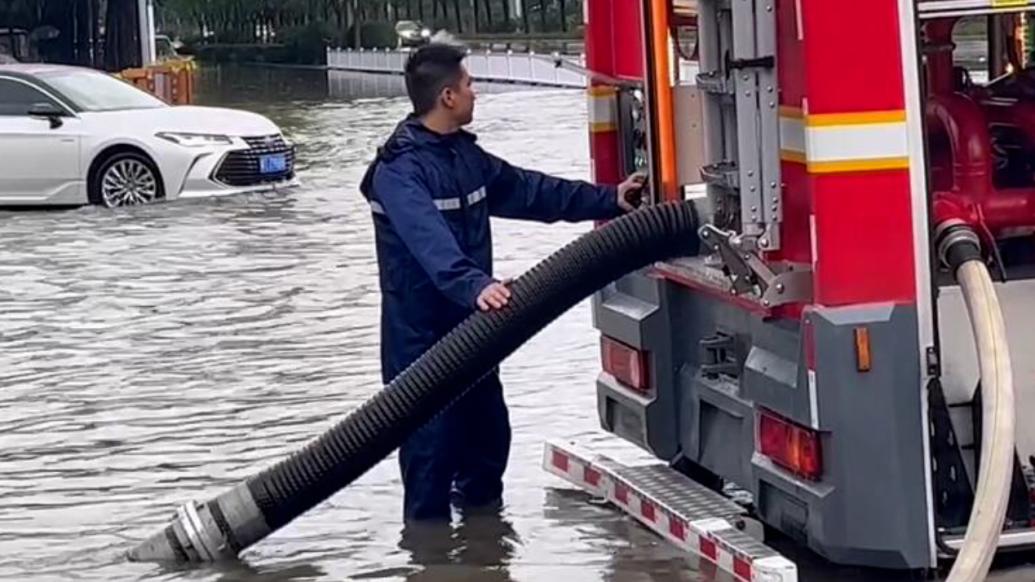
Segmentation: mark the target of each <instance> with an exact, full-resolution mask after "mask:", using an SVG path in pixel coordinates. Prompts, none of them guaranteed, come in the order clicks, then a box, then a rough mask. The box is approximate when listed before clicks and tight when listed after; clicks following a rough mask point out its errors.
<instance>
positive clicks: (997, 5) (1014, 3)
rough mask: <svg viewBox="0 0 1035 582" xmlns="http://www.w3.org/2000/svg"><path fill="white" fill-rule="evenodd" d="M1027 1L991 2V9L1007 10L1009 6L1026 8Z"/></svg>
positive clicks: (994, 0) (997, 0)
mask: <svg viewBox="0 0 1035 582" xmlns="http://www.w3.org/2000/svg"><path fill="white" fill-rule="evenodd" d="M1027 5H1028V0H992V7H993V8H1009V7H1011V6H1027Z"/></svg>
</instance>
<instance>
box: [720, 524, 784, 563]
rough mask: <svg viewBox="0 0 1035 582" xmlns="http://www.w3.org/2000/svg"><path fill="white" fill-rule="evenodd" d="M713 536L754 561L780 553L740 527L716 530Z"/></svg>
mask: <svg viewBox="0 0 1035 582" xmlns="http://www.w3.org/2000/svg"><path fill="white" fill-rule="evenodd" d="M712 536H714V537H715V538H716V539H718V540H721V541H722V543H724V544H726V546H727V547H729V548H735V549H736V551H737V552H739V553H741V554H744V555H745V556H747V557H748V558H750V559H751V560H752V561H753V560H759V559H762V558H769V557H773V556H779V555H780V554H779V553H778V552H776V551H775V550H773V549H772V548H770V547H768V546H766V545H765V544H763V543H762V542H760V541H758V540H756V539H755V538H753V537H751V536H749V535H748V534H746V533H744V532H742V531H740V530H739V529H735V528H730V529H724V530H719V531H716V532H714V533H713V534H712Z"/></svg>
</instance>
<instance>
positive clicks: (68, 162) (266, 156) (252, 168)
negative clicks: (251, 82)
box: [0, 65, 296, 207]
mask: <svg viewBox="0 0 1035 582" xmlns="http://www.w3.org/2000/svg"><path fill="white" fill-rule="evenodd" d="M294 185H296V181H295V147H294V145H293V144H291V143H290V142H288V141H287V140H286V139H285V138H284V136H283V134H282V132H281V131H280V129H279V128H278V127H277V126H276V124H274V123H273V122H272V121H270V120H269V119H267V118H266V117H263V116H261V115H257V114H254V113H248V112H244V111H237V110H233V109H217V108H209V107H190V106H179V107H173V106H170V105H167V104H166V103H165V102H164V101H161V100H159V99H158V98H156V97H154V96H152V95H151V94H149V93H147V92H145V91H143V90H140V89H137V88H136V87H134V86H132V85H130V84H128V83H126V82H123V81H120V80H118V79H116V78H114V77H112V76H110V75H107V74H105V73H101V72H97V71H93V70H90V69H83V68H78V67H64V66H56V65H0V206H25V205H28V206H50V205H56V206H78V205H83V204H97V205H101V206H107V207H115V206H125V205H131V204H143V203H148V202H154V201H156V200H161V199H167V200H171V199H175V198H181V197H188V196H211V195H221V194H236V193H244V192H255V191H267V190H274V189H282V188H288V187H292V186H294Z"/></svg>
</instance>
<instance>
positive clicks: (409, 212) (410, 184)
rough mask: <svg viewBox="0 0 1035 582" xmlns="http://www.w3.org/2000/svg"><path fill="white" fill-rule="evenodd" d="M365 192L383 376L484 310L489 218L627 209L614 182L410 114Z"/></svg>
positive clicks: (548, 218)
mask: <svg viewBox="0 0 1035 582" xmlns="http://www.w3.org/2000/svg"><path fill="white" fill-rule="evenodd" d="M360 191H361V192H362V193H363V196H364V197H365V198H366V199H367V201H368V202H369V203H370V208H371V210H372V212H373V219H374V229H375V239H376V246H377V259H378V266H379V269H380V284H381V291H382V296H383V301H382V306H381V372H382V376H383V379H384V382H385V383H388V382H389V381H391V380H392V378H394V377H395V376H396V375H398V374H399V373H400V372H402V371H403V370H404V369H406V367H407V366H409V365H410V364H411V363H412V362H413V361H415V360H416V359H417V358H419V357H420V356H421V355H422V354H423V353H424V352H425V351H427V349H428V348H430V347H431V346H432V345H434V344H435V342H437V341H438V340H439V339H441V338H442V337H443V336H445V335H446V334H447V333H449V331H450V330H452V329H453V328H454V327H455V326H456V325H457V324H459V323H460V322H461V321H463V320H464V318H466V317H467V316H469V315H470V314H471V313H472V312H473V311H474V310H475V309H477V298H478V295H479V293H480V292H481V291H482V290H483V289H484V288H485V287H486V286H487V285H489V284H490V283H492V282H493V281H494V279H493V277H492V237H491V233H490V228H489V217H490V216H499V217H505V218H516V219H529V220H537V221H541V222H555V221H558V220H565V221H584V220H605V219H609V218H614V217H616V216H618V215H619V214H621V210H620V208H619V207H618V201H617V191H616V188H615V187H614V186H595V185H592V184H589V183H586V182H579V181H569V180H563V179H559V178H554V177H551V176H547V175H545V174H542V173H539V172H534V171H530V170H523V169H520V168H516V167H514V166H511V165H510V164H508V163H507V162H505V161H503V160H501V159H500V158H497V157H496V156H494V155H492V154H489V153H488V152H486V151H485V150H483V149H482V148H481V147H480V146H479V145H478V144H477V143H476V138H475V136H474V135H473V134H471V133H469V132H466V131H459V132H457V133H453V134H448V135H441V134H437V133H434V132H432V131H431V130H429V129H427V128H426V127H425V126H424V125H423V124H422V123H421V122H420V120H419V119H417V118H416V117H414V116H412V115H411V116H410V117H408V118H407V119H405V120H404V121H403V122H402V123H400V124H399V125H398V127H396V130H395V132H394V133H393V134H392V136H391V137H390V138H389V139H388V141H387V142H386V143H385V144H384V145H383V146H382V147H381V148H379V149H378V153H377V158H376V159H375V160H374V162H373V163H372V164H371V165H370V167H369V168H368V170H367V172H366V175H365V176H364V178H363V182H362V184H361V186H360Z"/></svg>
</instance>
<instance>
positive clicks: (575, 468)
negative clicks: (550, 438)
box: [543, 443, 606, 497]
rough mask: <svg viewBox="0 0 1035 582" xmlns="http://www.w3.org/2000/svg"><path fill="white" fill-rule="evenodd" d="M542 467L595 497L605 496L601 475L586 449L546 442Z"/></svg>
mask: <svg viewBox="0 0 1035 582" xmlns="http://www.w3.org/2000/svg"><path fill="white" fill-rule="evenodd" d="M543 468H544V469H546V470H547V471H549V472H550V473H553V474H554V475H557V476H558V477H560V478H561V479H564V480H565V481H568V482H569V483H574V484H575V485H578V486H579V487H581V488H582V489H585V490H586V491H588V492H589V493H591V494H593V495H595V496H597V497H605V493H606V491H605V488H604V486H605V484H604V480H603V475H602V474H601V473H600V470H599V469H598V468H596V467H595V466H594V465H593V460H592V456H591V454H590V453H589V452H587V451H583V450H580V449H579V448H578V447H576V446H574V445H570V444H567V445H564V446H563V447H562V446H561V445H558V444H552V443H547V444H546V447H545V448H544V449H543Z"/></svg>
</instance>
